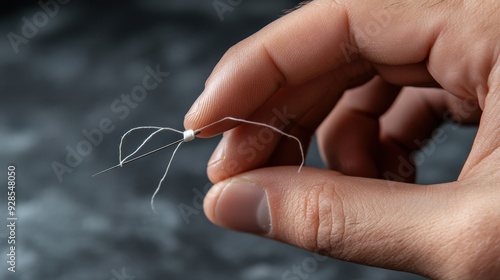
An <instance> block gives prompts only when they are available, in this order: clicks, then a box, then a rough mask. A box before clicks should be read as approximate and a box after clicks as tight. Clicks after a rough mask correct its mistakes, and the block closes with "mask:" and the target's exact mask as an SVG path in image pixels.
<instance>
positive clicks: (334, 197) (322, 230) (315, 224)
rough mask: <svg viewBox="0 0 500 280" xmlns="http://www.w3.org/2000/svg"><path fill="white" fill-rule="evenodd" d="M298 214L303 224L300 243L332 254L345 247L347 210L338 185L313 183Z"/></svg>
mask: <svg viewBox="0 0 500 280" xmlns="http://www.w3.org/2000/svg"><path fill="white" fill-rule="evenodd" d="M302 199H303V200H304V201H303V203H302V205H304V207H303V209H301V211H302V214H300V215H297V217H298V218H299V219H300V220H301V221H299V223H297V224H302V225H303V226H302V228H301V230H299V231H298V236H297V239H298V243H299V246H301V247H303V248H305V249H307V250H310V251H316V252H318V253H322V254H328V255H330V256H333V255H335V256H339V255H341V254H342V251H343V244H344V239H345V221H346V218H345V214H344V213H345V211H344V206H343V203H342V198H341V196H340V195H339V194H338V192H337V191H336V189H335V187H334V186H332V185H330V184H321V185H315V186H313V187H311V188H310V189H309V190H308V192H307V193H306V195H304V196H303V197H302Z"/></svg>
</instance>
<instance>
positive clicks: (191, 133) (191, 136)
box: [183, 129, 195, 142]
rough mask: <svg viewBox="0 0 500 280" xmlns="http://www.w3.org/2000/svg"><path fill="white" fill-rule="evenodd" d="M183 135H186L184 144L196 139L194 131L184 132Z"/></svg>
mask: <svg viewBox="0 0 500 280" xmlns="http://www.w3.org/2000/svg"><path fill="white" fill-rule="evenodd" d="M183 135H184V142H189V141H192V140H193V139H194V138H195V134H194V131H193V130H192V129H188V130H186V131H184V132H183Z"/></svg>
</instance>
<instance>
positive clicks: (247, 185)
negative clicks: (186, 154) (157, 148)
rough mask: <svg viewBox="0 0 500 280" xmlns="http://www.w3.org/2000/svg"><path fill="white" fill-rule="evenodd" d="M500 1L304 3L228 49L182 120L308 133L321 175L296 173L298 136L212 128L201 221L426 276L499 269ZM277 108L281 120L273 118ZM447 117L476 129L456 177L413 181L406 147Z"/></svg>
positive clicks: (480, 274) (482, 274)
mask: <svg viewBox="0 0 500 280" xmlns="http://www.w3.org/2000/svg"><path fill="white" fill-rule="evenodd" d="M499 10H500V2H499V1H497V0H485V1H436V0H432V1H385V0H383V1H381V0H374V1H359V0H357V1H356V0H355V1H342V0H337V1H332V0H316V1H312V2H310V3H308V4H306V5H302V6H301V7H300V8H298V9H296V10H295V11H293V12H291V13H289V14H287V15H286V16H283V17H282V18H280V19H278V20H276V21H275V22H273V23H271V24H270V25H268V26H267V27H265V28H263V29H262V30H260V31H259V32H257V33H256V34H254V35H252V36H250V37H249V38H247V39H245V40H243V41H242V42H240V43H238V44H237V45H235V46H233V47H232V48H231V49H229V50H228V51H227V53H226V54H225V55H224V56H223V57H222V59H221V60H220V62H219V63H218V65H217V66H216V67H215V69H214V70H213V72H212V74H211V75H210V77H209V78H208V80H207V82H206V86H205V90H204V92H203V93H202V95H201V96H200V97H199V98H198V100H197V101H196V102H195V104H193V107H192V108H191V110H190V111H189V112H188V114H187V115H186V118H185V127H186V128H187V129H196V128H200V127H203V126H205V125H207V124H210V123H212V122H215V121H217V120H219V119H221V118H223V117H226V116H232V117H237V118H244V119H248V120H252V121H257V122H264V123H268V124H271V125H274V126H276V127H279V128H280V129H282V130H284V131H285V132H287V133H290V134H293V135H295V136H297V137H298V138H299V139H300V140H301V142H302V143H303V146H304V147H307V146H308V144H309V142H310V139H311V136H312V135H313V134H314V133H317V136H318V141H319V147H320V152H321V155H322V157H323V159H324V161H325V163H326V165H327V167H328V169H329V170H322V169H314V168H304V169H303V170H302V172H301V173H299V174H298V173H297V166H296V165H297V164H298V163H300V160H301V158H300V153H299V152H298V148H297V143H296V142H294V141H293V140H290V139H289V138H286V137H281V136H280V135H278V134H274V136H269V134H266V135H267V136H266V137H264V136H263V135H264V132H263V128H262V127H258V126H252V125H247V124H238V123H236V122H224V123H221V124H218V125H215V126H211V127H209V128H207V129H205V130H203V131H202V133H201V135H200V136H201V137H211V136H214V135H217V134H220V133H222V132H224V137H223V139H222V140H221V143H220V144H219V146H218V147H217V149H216V151H215V152H214V155H213V156H212V158H211V160H210V162H209V165H208V176H209V178H210V179H211V180H212V181H213V182H214V183H215V185H214V187H213V188H212V189H211V190H210V192H209V193H208V195H207V196H206V198H205V204H204V208H205V213H206V215H207V217H208V218H209V219H210V220H211V221H212V222H214V223H215V224H218V225H220V226H223V227H226V228H229V229H234V230H239V231H244V232H250V233H254V234H259V235H261V236H264V237H267V238H271V239H275V240H278V241H282V242H286V243H290V244H292V245H295V246H298V247H302V248H304V249H307V250H311V251H314V252H320V253H322V254H325V255H328V256H331V257H333V258H338V259H343V260H348V261H352V262H358V263H363V264H369V265H374V266H379V267H384V268H390V269H397V270H404V271H409V272H413V273H417V274H421V275H424V276H427V277H431V278H434V279H494V277H497V276H498V275H500V258H499V256H500V203H499V201H500V200H499V199H500V172H499V170H500V148H499V147H500V128H499V124H498V121H499V118H498V116H499V114H500V59H499V54H500V33H499V32H498V30H499V27H500V14H499V13H498V11H499ZM284 108H285V109H286V112H288V115H286V114H285V115H286V116H289V118H280V117H277V113H276V112H277V111H279V112H281V113H280V114H281V115H280V114H278V116H281V117H282V116H283V110H284ZM450 119H453V120H455V121H457V122H460V123H464V124H479V130H478V133H477V136H476V139H475V141H474V144H473V147H472V151H471V153H470V155H469V157H468V159H467V162H466V163H465V165H464V167H463V169H462V172H461V174H460V176H459V178H458V180H457V181H455V182H450V183H446V184H438V185H428V186H417V185H413V184H412V181H413V180H414V170H412V169H411V164H409V162H411V160H410V158H411V155H412V151H414V150H416V149H419V148H420V146H421V145H419V144H418V143H420V142H421V141H423V140H425V139H429V138H430V137H431V135H432V133H433V131H435V129H436V128H437V127H438V126H439V125H440V124H441V123H442V121H443V120H450ZM259 133H260V136H259ZM271 135H273V134H271ZM434 136H439V135H434ZM263 137H264V138H263ZM259 141H260V142H259ZM249 148H252V149H253V150H252V149H250V150H252V151H253V152H252V153H250V152H249ZM403 162H406V163H408V165H405V164H402V163H403ZM294 165H295V166H294ZM402 166H403V167H402ZM405 168H406V169H405ZM387 179H392V181H389V180H387ZM394 180H396V181H398V182H396V181H394ZM261 193H263V194H264V196H263V197H264V199H260V197H261ZM245 197H247V198H248V199H245ZM266 205H267V206H266ZM254 208H256V209H257V210H255V209H254ZM255 211H256V212H255ZM226 213H231V214H226ZM235 213H236V214H235ZM237 213H243V214H237ZM254 213H257V214H254ZM262 213H269V214H268V215H269V216H268V217H266V215H264V214H262ZM255 215H257V216H258V217H259V219H257V220H256V221H255V219H254V220H252V217H254V216H255ZM247 220H248V221H247ZM251 220H252V221H251ZM259 225H264V226H263V227H260V228H259V229H255V227H258V226H259Z"/></svg>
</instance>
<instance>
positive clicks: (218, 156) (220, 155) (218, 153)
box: [208, 137, 226, 166]
mask: <svg viewBox="0 0 500 280" xmlns="http://www.w3.org/2000/svg"><path fill="white" fill-rule="evenodd" d="M225 149H226V144H225V141H224V137H223V138H222V139H221V141H220V142H219V145H217V147H216V148H215V151H214V152H213V153H212V156H211V157H210V159H209V160H208V166H212V165H215V164H217V163H218V162H220V161H221V160H223V159H224V151H225Z"/></svg>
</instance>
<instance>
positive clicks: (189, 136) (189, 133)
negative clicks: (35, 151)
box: [119, 117, 305, 214]
mask: <svg viewBox="0 0 500 280" xmlns="http://www.w3.org/2000/svg"><path fill="white" fill-rule="evenodd" d="M225 120H233V121H238V122H243V123H247V124H253V125H257V126H263V127H267V128H269V129H271V130H273V131H275V132H278V133H280V134H281V135H283V136H286V137H288V138H291V139H294V140H295V141H297V143H298V144H299V148H300V155H301V156H302V162H301V163H300V166H299V170H298V171H297V173H300V171H301V170H302V167H303V166H304V163H305V156H304V149H303V148H302V143H301V142H300V140H299V138H297V137H295V136H293V135H291V134H288V133H285V132H283V131H281V130H279V129H277V128H276V127H274V126H271V125H268V124H265V123H259V122H253V121H248V120H244V119H238V118H233V117H225V118H222V119H220V120H218V121H215V122H213V123H211V124H208V125H206V126H204V127H202V128H199V129H197V130H196V131H194V130H192V129H188V130H186V131H184V132H182V131H179V130H177V129H173V128H170V127H158V126H140V127H135V128H132V129H130V130H129V131H127V132H126V133H125V134H123V136H122V137H121V140H120V146H119V160H120V166H123V163H124V162H125V161H126V160H127V159H129V158H130V157H131V156H133V155H134V154H136V153H137V152H138V151H139V150H140V149H141V148H142V147H143V146H144V145H145V144H146V143H147V142H148V141H149V140H151V138H152V137H153V136H154V135H156V134H157V133H159V132H160V131H164V130H168V131H173V132H177V133H179V134H182V136H183V141H182V142H179V144H177V146H176V147H175V149H174V152H173V153H172V156H171V157H170V160H169V161H168V165H167V168H166V169H165V173H164V174H163V177H162V178H161V180H160V182H159V183H158V186H157V187H156V190H155V192H154V193H153V195H152V196H151V210H153V212H154V213H155V214H158V213H157V212H156V210H155V207H154V200H155V197H156V195H157V194H158V192H159V191H160V189H161V184H162V183H163V181H164V180H165V178H166V177H167V174H168V170H169V169H170V166H171V165H172V161H173V159H174V156H175V154H176V153H177V150H179V147H180V146H181V145H182V143H186V142H189V141H192V140H193V139H195V138H196V134H198V133H200V132H201V131H202V130H204V129H206V128H208V127H210V126H213V125H215V124H218V123H220V122H223V121H225ZM139 129H156V131H154V132H153V133H151V134H150V135H149V136H148V137H147V138H146V139H145V140H144V141H143V142H142V143H141V144H140V145H139V147H137V149H136V150H135V151H134V152H132V153H131V154H129V155H128V156H126V157H125V158H123V159H122V146H123V141H124V140H125V138H126V136H127V135H129V134H130V133H131V132H132V131H135V130H139Z"/></svg>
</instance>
